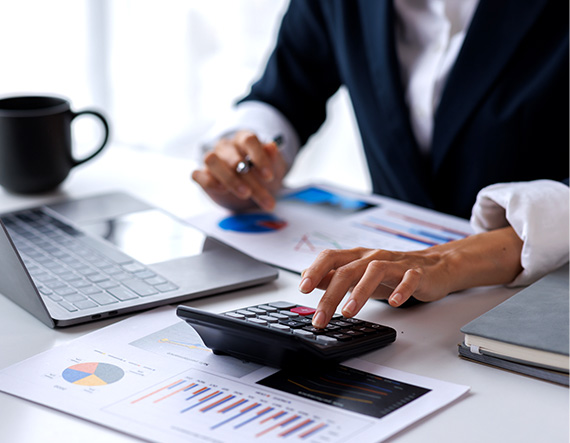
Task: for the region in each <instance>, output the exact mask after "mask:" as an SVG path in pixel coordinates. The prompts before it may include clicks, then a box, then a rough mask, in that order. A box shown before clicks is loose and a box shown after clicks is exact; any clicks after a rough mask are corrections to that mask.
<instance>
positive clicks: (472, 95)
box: [432, 0, 546, 173]
mask: <svg viewBox="0 0 570 443" xmlns="http://www.w3.org/2000/svg"><path fill="white" fill-rule="evenodd" d="M529 3H531V4H529ZM545 3H546V1H545V0H538V1H534V2H524V3H521V2H520V1H517V0H510V1H508V0H500V1H497V0H481V2H480V3H479V6H478V8H477V10H476V12H475V15H474V16H473V20H472V22H471V25H470V27H469V30H468V32H467V35H466V37H465V41H464V43H463V47H462V48H461V51H460V53H459V55H458V57H457V61H456V62H455V65H454V67H453V69H452V71H451V73H450V75H449V78H448V80H447V84H446V86H445V89H444V91H443V95H442V97H441V101H440V104H439V107H438V110H437V112H436V116H435V122H434V134H433V140H432V167H433V172H434V173H435V172H436V171H437V170H438V169H439V167H440V166H441V163H442V161H443V159H444V157H445V154H446V153H447V151H448V150H449V147H450V146H451V144H452V143H453V140H454V138H455V137H456V136H457V134H458V132H459V130H460V128H461V127H462V126H463V125H464V123H465V121H466V120H467V119H468V118H469V115H470V114H471V113H472V112H473V110H474V108H475V107H476V106H477V104H478V102H479V101H480V100H481V99H482V97H483V96H484V94H485V92H486V91H487V90H488V89H489V88H490V87H491V86H492V84H493V81H494V80H495V79H496V78H497V76H498V75H499V73H500V72H501V70H502V69H503V67H504V66H505V65H506V63H507V62H508V60H509V58H510V57H511V55H512V54H513V52H514V51H515V50H516V48H517V46H518V43H519V42H520V40H521V39H522V37H523V36H524V35H525V34H526V32H527V31H528V30H529V28H530V27H531V25H532V24H533V23H534V21H535V19H536V17H538V15H539V13H540V11H541V9H542V8H543V7H544V5H545Z"/></svg>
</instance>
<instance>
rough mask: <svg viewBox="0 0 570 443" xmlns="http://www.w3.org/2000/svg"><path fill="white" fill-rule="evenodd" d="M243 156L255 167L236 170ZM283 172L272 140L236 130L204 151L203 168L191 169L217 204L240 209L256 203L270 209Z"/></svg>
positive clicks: (283, 167) (194, 177)
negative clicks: (245, 170) (232, 134)
mask: <svg viewBox="0 0 570 443" xmlns="http://www.w3.org/2000/svg"><path fill="white" fill-rule="evenodd" d="M246 156H248V157H249V159H250V160H251V162H252V163H253V164H254V165H255V167H252V168H251V169H250V170H249V172H246V173H242V174H238V173H237V172H236V167H237V165H238V164H239V163H240V162H241V161H244V159H245V157H246ZM286 172H287V164H286V162H285V160H284V159H283V156H282V155H281V153H280V152H279V149H278V147H277V145H276V144H275V143H274V142H270V143H262V142H260V141H259V139H258V138H257V136H256V135H255V134H253V133H251V132H248V131H239V132H237V133H236V134H235V136H234V137H233V138H231V139H226V138H224V139H222V140H220V141H219V142H218V143H217V144H216V146H215V147H214V149H213V150H211V151H209V152H208V153H206V155H205V156H204V167H203V169H197V170H195V171H193V172H192V179H193V180H194V181H195V182H196V183H198V184H199V185H200V186H201V187H202V189H204V191H205V192H206V193H207V194H208V195H209V196H210V198H211V199H212V200H214V201H215V202H216V203H217V204H219V205H220V206H223V207H225V208H228V209H232V210H234V211H239V210H242V209H246V208H249V207H252V206H253V205H257V206H259V207H260V208H262V209H264V210H267V211H271V210H272V209H273V208H274V206H275V197H274V195H275V194H276V193H277V191H279V190H280V189H281V186H282V182H283V177H284V176H285V174H286Z"/></svg>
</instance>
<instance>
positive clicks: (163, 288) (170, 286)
mask: <svg viewBox="0 0 570 443" xmlns="http://www.w3.org/2000/svg"><path fill="white" fill-rule="evenodd" d="M154 287H155V288H156V289H158V290H159V291H160V292H168V291H175V290H176V289H178V286H176V285H175V284H174V283H171V282H166V283H162V284H160V285H154Z"/></svg>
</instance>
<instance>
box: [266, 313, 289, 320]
mask: <svg viewBox="0 0 570 443" xmlns="http://www.w3.org/2000/svg"><path fill="white" fill-rule="evenodd" d="M269 315H270V316H271V317H275V318H276V319H277V320H289V317H287V316H286V315H283V314H280V313H279V312H272V313H271V314H269Z"/></svg>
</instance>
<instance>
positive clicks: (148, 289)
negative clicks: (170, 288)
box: [121, 279, 158, 297]
mask: <svg viewBox="0 0 570 443" xmlns="http://www.w3.org/2000/svg"><path fill="white" fill-rule="evenodd" d="M121 283H123V284H124V285H125V286H126V287H127V288H129V289H131V290H133V291H134V292H136V293H137V294H138V295H140V296H141V297H146V296H149V295H154V294H158V291H157V290H156V289H154V288H153V287H152V286H150V285H147V284H146V283H145V282H143V281H140V280H135V279H131V280H123V281H122V282H121Z"/></svg>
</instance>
